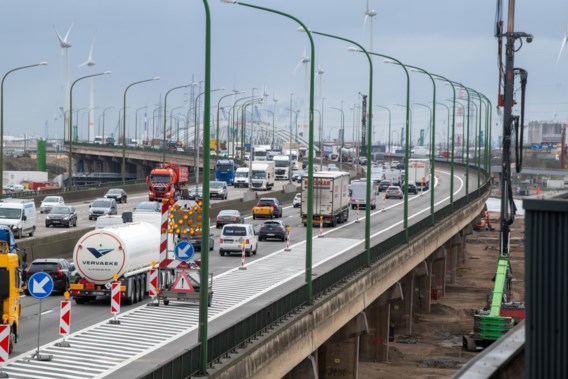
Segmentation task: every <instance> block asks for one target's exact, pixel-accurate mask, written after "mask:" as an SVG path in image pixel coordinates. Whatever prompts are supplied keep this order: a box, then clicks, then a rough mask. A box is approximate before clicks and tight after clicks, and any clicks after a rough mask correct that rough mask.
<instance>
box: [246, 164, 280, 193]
mask: <svg viewBox="0 0 568 379" xmlns="http://www.w3.org/2000/svg"><path fill="white" fill-rule="evenodd" d="M274 178H275V174H274V161H253V162H252V166H251V178H250V181H251V188H252V189H253V190H263V191H268V190H271V189H272V187H274Z"/></svg>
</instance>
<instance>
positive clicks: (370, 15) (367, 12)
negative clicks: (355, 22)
mask: <svg viewBox="0 0 568 379" xmlns="http://www.w3.org/2000/svg"><path fill="white" fill-rule="evenodd" d="M376 15H377V12H376V11H375V10H374V9H370V8H369V0H367V9H366V10H365V20H364V21H363V27H365V24H366V23H367V19H370V23H371V39H370V46H369V49H370V50H371V51H374V50H373V33H374V27H373V24H374V22H373V20H374V18H375V16H376Z"/></svg>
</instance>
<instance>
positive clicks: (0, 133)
mask: <svg viewBox="0 0 568 379" xmlns="http://www.w3.org/2000/svg"><path fill="white" fill-rule="evenodd" d="M45 65H47V62H39V63H36V64H30V65H27V66H20V67H16V68H14V69H12V70H10V71H8V72H7V73H6V74H4V76H3V77H2V84H1V85H0V188H4V80H6V77H7V76H8V75H10V74H11V73H12V72H14V71H19V70H24V69H26V68H31V67H37V66H45ZM63 119H64V120H65V115H64V117H63ZM63 122H64V123H65V121H63ZM63 130H64V131H65V129H63ZM63 139H64V140H65V132H64V133H63ZM0 193H1V192H0Z"/></svg>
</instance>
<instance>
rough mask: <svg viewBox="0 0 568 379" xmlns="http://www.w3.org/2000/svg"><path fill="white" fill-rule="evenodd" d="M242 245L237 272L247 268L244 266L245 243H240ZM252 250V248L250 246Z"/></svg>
mask: <svg viewBox="0 0 568 379" xmlns="http://www.w3.org/2000/svg"><path fill="white" fill-rule="evenodd" d="M242 245H243V249H242V254H241V267H239V270H246V269H247V266H245V252H246V246H247V245H246V243H245V242H244V241H243V243H242ZM251 249H252V246H251Z"/></svg>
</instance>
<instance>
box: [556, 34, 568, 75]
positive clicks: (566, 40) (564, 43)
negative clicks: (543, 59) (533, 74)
mask: <svg viewBox="0 0 568 379" xmlns="http://www.w3.org/2000/svg"><path fill="white" fill-rule="evenodd" d="M566 43H568V30H566V32H565V33H564V38H563V39H562V43H561V44H560V51H559V52H558V58H556V65H557V66H558V62H559V61H560V56H561V55H562V51H563V50H564V47H566Z"/></svg>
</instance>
